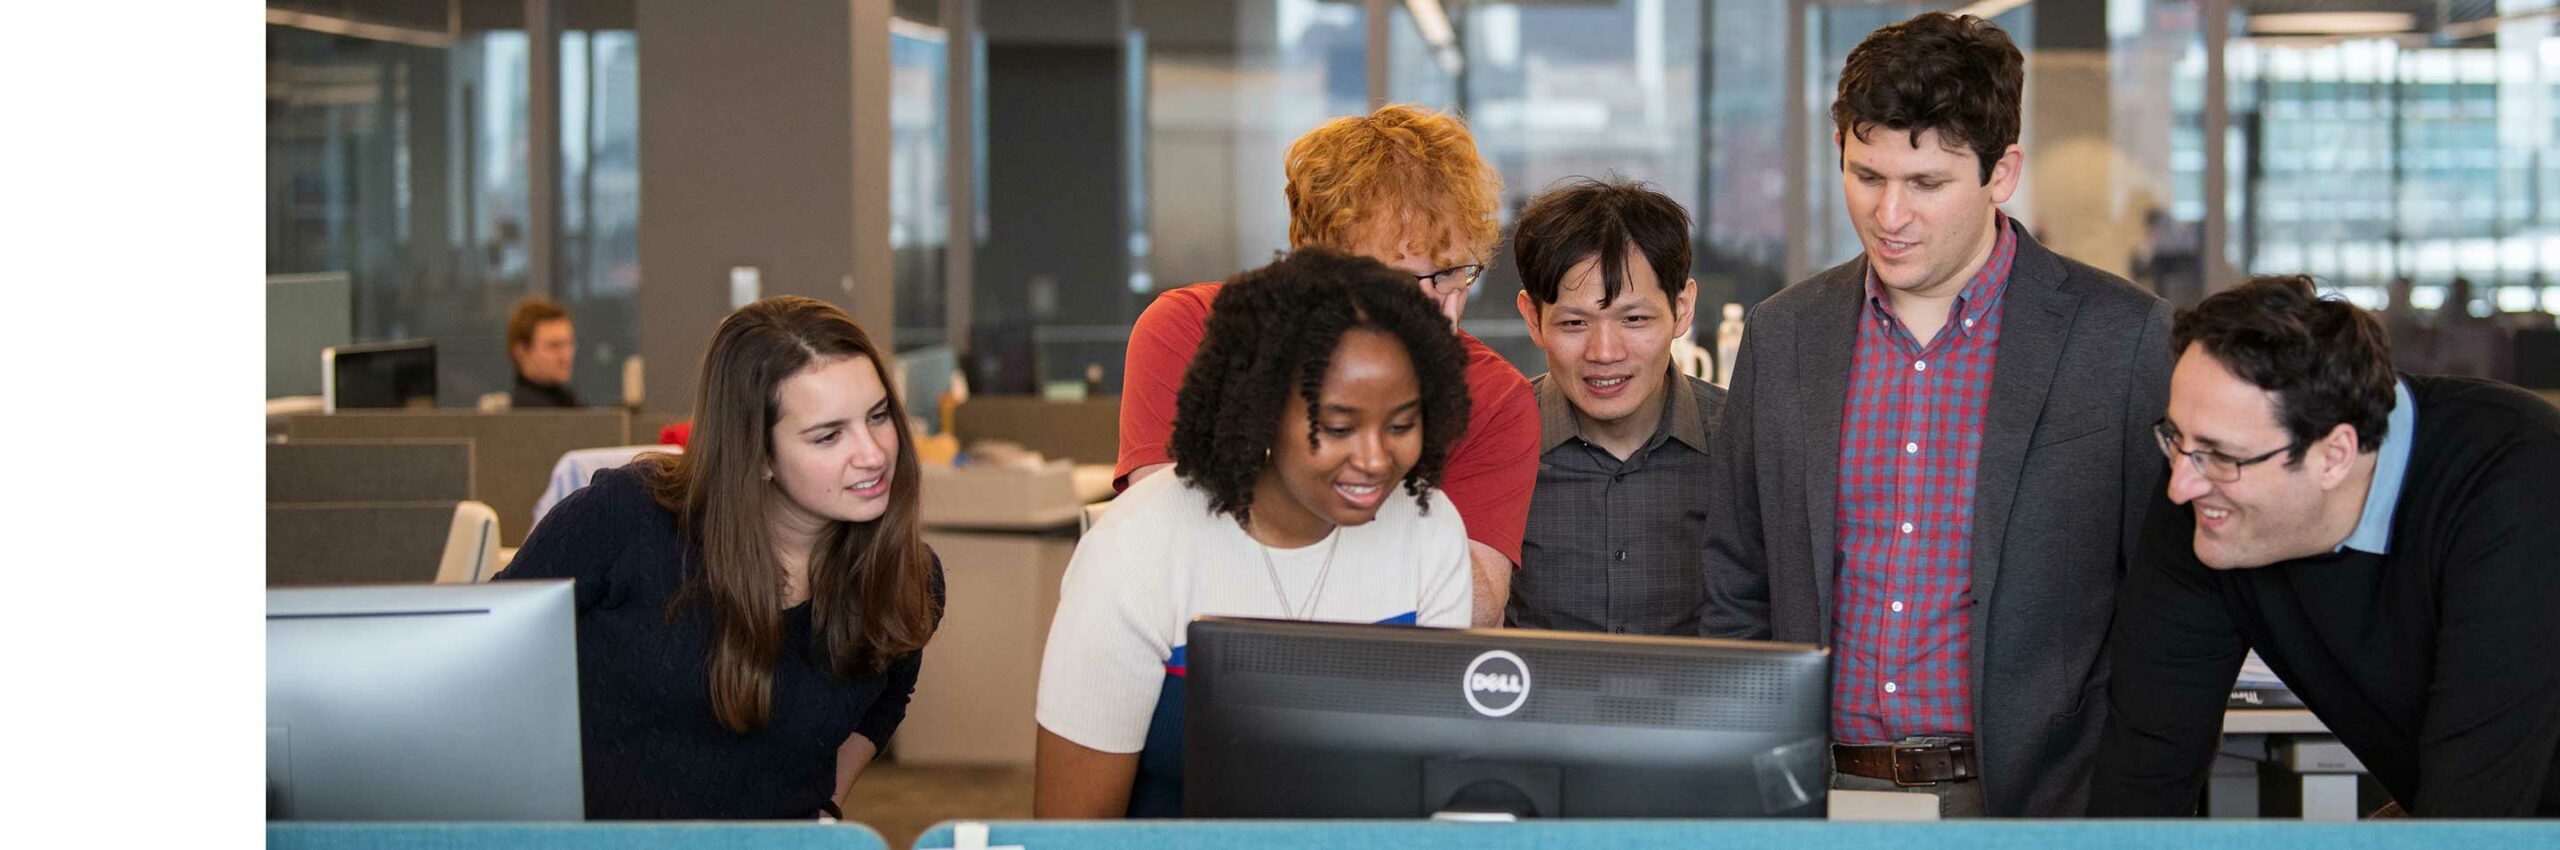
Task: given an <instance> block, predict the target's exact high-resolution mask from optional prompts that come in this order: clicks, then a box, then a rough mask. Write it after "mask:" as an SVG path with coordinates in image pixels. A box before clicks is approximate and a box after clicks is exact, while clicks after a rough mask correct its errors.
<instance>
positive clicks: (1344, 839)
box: [915, 820, 2560, 850]
mask: <svg viewBox="0 0 2560 850" xmlns="http://www.w3.org/2000/svg"><path fill="white" fill-rule="evenodd" d="M2555 846H2560V822H2552V821H2535V822H2453V821H2399V822H2388V823H2385V822H2364V823H2351V824H2306V823H2299V822H2287V821H2207V820H2157V821H2019V820H2008V821H2000V820H1970V821H1943V822H1936V823H1843V822H1830V821H1703V820H1657V821H1574V820H1564V821H1553V820H1550V821H1537V820H1532V821H1523V822H1520V823H1501V824H1490V823H1445V822H1433V821H1425V820H1405V821H1200V820H1193V821H1180V820H1159V821H1145V820H1139V821H1116V822H1115V821H1084V822H1078V821H994V822H989V823H968V822H946V823H941V824H936V825H934V827H933V828H932V829H928V830H925V833H924V834H923V835H922V836H919V837H917V839H916V844H915V847H916V850H943V848H954V850H992V848H999V847H1001V848H1008V849H1009V850H1226V848H1262V847H1323V848H1326V850H1388V848H1394V850H1566V848H1593V850H1697V848H1713V850H1877V848H1887V847H1889V848H1893V850H1936V848H1947V850H2051V848H2065V847H2067V848H2073V850H2134V848H2144V849H2145V850H2148V849H2149V848H2212V850H2304V848H2311V847H2317V848H2320V849H2321V850H2374V849H2375V848H2403V847H2406V848H2418V847H2460V848H2462V849H2463V850H2525V848H2534V850H2544V848H2550V847H2555Z"/></svg>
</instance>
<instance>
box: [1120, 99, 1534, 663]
mask: <svg viewBox="0 0 2560 850" xmlns="http://www.w3.org/2000/svg"><path fill="white" fill-rule="evenodd" d="M1283 167H1284V168H1285V169H1286V171H1287V173H1288V178H1289V184H1288V198H1289V245H1290V247H1292V248H1300V247H1306V246H1321V247H1326V248H1332V249H1336V250H1340V251H1346V252H1349V253H1352V254H1357V255H1360V256H1365V257H1369V258H1371V259H1374V260H1377V261H1379V262H1381V263H1385V264H1386V265H1387V266H1388V267H1389V268H1392V269H1395V270H1397V271H1400V272H1403V273H1405V274H1408V275H1412V276H1413V280H1414V284H1415V285H1416V286H1418V287H1421V289H1422V291H1423V294H1425V295H1428V296H1430V298H1431V300H1432V301H1433V302H1434V303H1437V304H1438V305H1439V306H1440V312H1441V313H1442V314H1443V315H1445V316H1447V317H1448V318H1449V322H1450V325H1449V329H1450V332H1451V333H1454V334H1457V336H1458V340H1459V342H1460V343H1461V344H1462V345H1463V346H1464V347H1465V349H1466V353H1467V370H1466V374H1467V390H1468V396H1469V399H1470V401H1471V403H1472V405H1471V413H1470V415H1469V417H1468V423H1467V433H1466V437H1465V439H1463V440H1461V441H1460V442H1459V443H1458V444H1457V445H1456V446H1455V447H1454V448H1453V449H1452V450H1451V452H1450V455H1449V461H1448V464H1449V465H1448V469H1447V471H1446V477H1445V480H1444V481H1443V482H1442V484H1441V487H1442V489H1443V490H1444V491H1446V492H1447V493H1448V495H1449V501H1450V502H1452V503H1453V504H1455V505H1456V506H1457V508H1458V517H1459V519H1461V520H1463V521H1464V522H1465V524H1466V531H1467V541H1468V546H1467V548H1468V552H1469V555H1470V560H1471V562H1472V563H1473V565H1474V567H1475V571H1476V578H1475V606H1474V607H1475V610H1474V612H1473V615H1472V617H1471V622H1472V623H1473V624H1474V625H1476V626H1480V627H1481V626H1498V625H1501V624H1502V609H1503V605H1504V603H1505V602H1506V601H1508V599H1509V598H1510V587H1511V573H1512V570H1513V569H1514V568H1515V565H1517V564H1519V563H1520V538H1521V534H1522V532H1523V530H1525V528H1526V527H1527V525H1528V522H1529V494H1530V491H1531V490H1533V489H1534V488H1535V487H1536V485H1537V477H1538V401H1537V397H1536V396H1535V395H1533V394H1531V393H1530V391H1529V381H1528V379H1527V378H1525V377H1522V376H1521V374H1520V370H1518V369H1516V368H1513V367H1512V365H1511V363H1510V362H1509V361H1507V360H1504V359H1503V358H1502V355H1500V354H1496V353H1494V351H1493V349H1492V348H1490V347H1488V346H1486V345H1485V344H1484V343H1483V342H1482V341H1480V340H1477V339H1476V338H1475V337H1474V336H1472V335H1470V334H1468V333H1467V332H1466V331H1464V330H1460V329H1458V326H1457V321H1458V314H1459V311H1460V310H1462V309H1463V308H1465V306H1466V301H1467V289H1468V287H1470V286H1473V285H1474V284H1475V281H1476V278H1477V277H1478V276H1479V275H1482V274H1483V273H1484V269H1485V265H1486V264H1487V263H1489V262H1490V261H1491V260H1490V257H1491V255H1492V253H1493V247H1494V245H1495V243H1496V242H1498V241H1500V239H1501V237H1502V234H1501V226H1500V224H1499V222H1498V220H1497V218H1496V213H1497V211H1498V209H1499V207H1500V204H1501V194H1502V178H1501V176H1500V175H1498V174H1495V173H1494V170H1493V166H1492V165H1491V164H1489V163H1487V162H1485V161H1484V158H1483V157H1482V156H1479V155H1478V154H1477V153H1476V143H1475V136H1474V135H1473V134H1470V133H1469V132H1467V126H1466V124H1464V123H1463V122H1460V121H1459V120H1458V119H1457V118H1455V117H1452V116H1449V115H1445V114H1442V113H1438V112H1434V111H1431V110H1427V109H1421V108H1417V107H1413V106H1406V105H1401V104H1391V105H1388V106H1384V107H1381V108H1379V109H1378V110H1377V111H1376V112H1372V113H1369V114H1368V115H1362V116H1356V117H1346V118H1336V119H1334V120H1332V121H1328V122H1326V123H1325V124H1324V125H1322V126H1319V127H1317V128H1315V129H1314V130H1312V131H1309V132H1308V133H1307V134H1306V135H1304V136H1301V137H1299V138H1298V140H1297V141H1296V142H1294V143H1292V144H1290V146H1289V153H1288V157H1287V159H1286V160H1285V162H1284V165H1283ZM1220 286H1221V284H1218V283H1201V284H1194V285H1191V286H1186V287H1183V288H1181V289H1176V290H1173V291H1171V292H1167V293H1164V294H1162V295H1159V296H1157V297H1156V300H1155V303H1153V304H1151V305H1149V306H1148V307H1147V310H1146V312H1145V313H1143V314H1140V315H1139V316H1138V321H1137V324H1136V325H1134V326H1132V327H1131V328H1130V329H1129V354H1128V362H1127V367H1126V369H1125V370H1124V371H1123V373H1122V374H1124V375H1125V376H1126V377H1125V378H1124V379H1123V385H1122V390H1121V395H1120V461H1119V464H1118V465H1117V467H1116V469H1115V470H1114V471H1113V477H1112V482H1111V484H1112V487H1113V488H1115V489H1118V490H1126V489H1128V488H1129V485H1131V484H1133V483H1136V482H1137V481H1138V480H1139V479H1142V478H1145V477H1147V476H1148V475H1152V474H1154V473H1156V472H1160V471H1163V470H1164V469H1166V468H1168V467H1169V466H1170V465H1171V463H1172V460H1173V458H1172V456H1171V455H1170V454H1169V452H1168V449H1167V447H1166V446H1167V443H1169V442H1170V441H1171V438H1172V436H1173V415H1174V400H1175V398H1176V397H1177V396H1178V395H1180V394H1181V390H1182V375H1183V371H1184V369H1185V368H1186V367H1188V366H1189V365H1190V363H1191V356H1192V353H1193V352H1195V351H1197V350H1199V348H1200V339H1201V336H1202V335H1203V332H1204V331H1203V328H1204V327H1205V325H1206V322H1207V321H1208V317H1209V305H1210V303H1211V302H1212V301H1215V300H1216V299H1217V296H1218V290H1219V287H1220Z"/></svg>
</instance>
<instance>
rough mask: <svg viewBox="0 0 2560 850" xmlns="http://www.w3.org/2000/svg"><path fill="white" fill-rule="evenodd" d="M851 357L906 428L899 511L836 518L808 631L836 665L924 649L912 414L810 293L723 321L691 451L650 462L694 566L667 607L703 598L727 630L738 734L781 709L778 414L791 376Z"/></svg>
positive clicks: (852, 328) (848, 328)
mask: <svg viewBox="0 0 2560 850" xmlns="http://www.w3.org/2000/svg"><path fill="white" fill-rule="evenodd" d="M846 357H862V358H867V359H869V360H870V361H871V369H872V371H873V372H874V373H876V374H878V375H879V377H880V386H881V387H883V388H887V389H888V390H889V393H888V401H889V418H890V421H892V422H894V423H896V426H895V427H896V428H897V431H898V460H897V465H896V471H895V472H894V473H893V474H892V477H891V478H890V484H889V509H888V511H887V512H886V513H883V514H881V515H880V518H879V519H875V520H872V521H870V522H861V523H850V522H840V523H835V524H834V525H833V526H832V527H830V528H829V529H828V530H827V531H826V533H824V534H822V535H820V536H819V538H818V542H817V544H816V548H815V550H814V551H812V552H810V553H808V555H809V566H808V586H809V605H810V610H809V614H810V626H811V629H810V632H811V637H812V640H813V642H814V643H815V644H816V645H815V646H813V647H812V648H811V649H812V650H813V651H822V652H823V653H824V655H823V657H824V658H826V659H827V664H828V666H829V668H830V671H831V672H833V673H834V674H835V675H836V676H838V677H842V678H847V679H851V678H859V677H862V676H867V675H873V674H876V673H878V672H879V671H880V670H881V669H882V668H884V667H886V666H888V664H889V663H890V662H892V661H895V660H897V659H898V658H899V657H900V656H903V655H906V654H907V653H911V652H915V651H916V650H919V649H922V648H923V647H924V644H925V641H926V640H928V639H930V638H932V637H933V630H934V626H935V624H936V623H938V622H939V621H940V620H941V614H942V612H941V611H940V610H938V605H937V603H936V602H935V601H934V598H933V588H932V575H931V573H932V570H933V563H932V554H931V553H930V552H929V551H927V550H926V549H925V546H924V539H923V536H922V535H921V534H920V533H919V532H918V531H917V528H916V526H917V508H916V502H917V499H916V488H917V486H918V485H919V484H920V483H921V481H922V474H921V472H920V471H919V470H918V469H917V464H916V449H915V439H914V435H913V434H911V433H909V432H908V429H907V411H906V406H905V405H904V404H901V403H900V402H899V400H898V394H897V391H896V389H895V385H893V384H892V383H890V381H889V367H888V360H887V358H885V357H883V356H881V353H880V349H879V348H878V347H877V346H874V345H872V343H871V338H870V336H868V335H866V334H864V333H863V332H862V328H861V327H859V326H856V325H855V324H854V323H853V318H852V317H850V316H847V315H845V313H844V311H843V310H839V309H836V307H835V306H834V305H832V304H828V303H826V302H824V301H819V300H816V299H813V298H801V297H797V296H782V297H777V298H768V299H765V300H763V301H758V302H756V303H753V304H749V305H747V306H745V307H743V308H740V309H739V310H738V311H737V312H735V313H731V314H729V317H728V318H727V319H725V320H722V321H721V322H720V330H719V332H718V333H716V334H714V335H713V336H712V338H711V350H710V351H709V352H707V353H705V354H704V355H703V358H702V379H701V384H700V388H699V390H698V394H697V395H696V396H695V397H694V404H693V418H694V425H693V436H692V438H691V439H690V440H689V441H688V444H687V445H686V447H685V452H684V454H681V455H650V456H648V457H646V458H644V462H645V463H647V464H649V467H648V468H649V469H650V470H651V471H652V472H653V473H655V474H654V475H652V476H651V478H652V479H653V481H654V487H655V491H656V494H657V499H658V503H659V504H661V505H664V506H666V508H667V509H668V510H670V511H673V512H675V514H676V517H677V525H678V527H679V529H680V531H681V532H682V534H683V536H684V539H685V542H686V543H687V544H688V546H687V549H688V551H689V552H691V553H693V556H694V557H695V558H696V560H695V562H694V563H692V564H691V565H690V567H691V568H690V569H689V570H688V571H687V574H686V577H685V585H684V590H683V591H682V592H680V593H678V594H677V595H676V598H675V599H674V600H672V601H670V602H669V604H668V616H669V618H670V619H673V618H674V617H675V616H676V615H677V611H678V610H679V609H680V607H681V606H683V605H686V604H690V603H691V602H692V601H693V600H697V599H699V600H702V601H705V602H707V603H708V604H709V605H710V607H711V614H712V620H713V624H714V627H715V630H716V631H717V635H716V637H715V639H714V641H713V643H712V646H711V652H710V658H709V667H710V679H711V705H712V710H713V711H714V712H716V713H717V714H718V715H719V717H720V722H721V723H722V724H723V725H726V726H728V727H729V728H730V729H732V730H734V731H738V732H748V731H753V730H756V729H760V728H763V727H764V725H765V723H766V721H767V720H768V719H769V717H770V715H771V712H772V707H773V670H774V667H775V665H777V664H778V663H780V660H781V657H782V640H783V632H784V628H783V604H782V603H783V574H782V565H781V564H782V562H781V560H780V556H781V554H782V553H780V552H777V551H775V549H774V540H773V530H772V529H773V527H772V525H771V523H770V517H772V516H773V515H774V513H775V512H776V511H778V510H780V509H781V508H780V502H779V501H778V500H781V499H786V498H789V497H788V496H785V495H784V494H783V493H782V492H781V491H780V489H779V488H778V486H777V485H775V484H774V483H773V482H771V481H767V480H765V478H764V471H765V470H766V469H767V468H768V465H769V464H770V463H771V462H772V460H773V427H774V424H775V423H776V422H777V421H779V420H780V418H781V412H782V407H781V395H780V390H781V386H782V382H783V381H784V380H786V379H788V378H790V377H791V376H793V375H796V374H799V373H800V371H801V370H803V369H807V368H810V367H811V366H813V365H820V364H825V363H831V362H834V361H836V360H840V359H842V358H846Z"/></svg>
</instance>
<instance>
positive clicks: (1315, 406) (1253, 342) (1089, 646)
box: [1032, 248, 1473, 818]
mask: <svg viewBox="0 0 2560 850" xmlns="http://www.w3.org/2000/svg"><path fill="white" fill-rule="evenodd" d="M1466 368H1467V354H1466V349H1465V348H1464V347H1462V346H1461V345H1460V344H1459V341H1458V339H1457V337H1455V336H1453V335H1451V334H1450V333H1449V323H1448V321H1447V319H1446V318H1445V317H1443V316H1441V315H1440V313H1439V312H1438V311H1437V310H1436V309H1435V307H1434V305H1433V303H1432V302H1431V300H1430V299H1428V298H1426V297H1424V296H1423V295H1422V294H1421V293H1418V292H1416V291H1414V288H1413V286H1412V284H1411V283H1410V278H1408V277H1406V276H1405V275H1404V274H1403V273H1402V272H1400V271H1396V270H1391V269H1389V268H1387V267H1386V266H1383V265H1380V264H1378V263H1377V262H1375V261H1372V260H1368V259H1365V258H1359V257H1352V256H1349V255H1345V254H1339V253H1335V252H1332V251H1327V250H1324V249H1319V248H1302V249H1299V250H1298V251H1297V252H1295V253H1293V254H1290V255H1289V256H1288V257H1287V258H1285V259H1282V260H1280V261H1278V262H1276V263H1273V264H1271V265H1269V266H1265V267H1263V268H1261V269H1256V270H1254V271H1250V272H1246V273H1244V274H1243V275H1240V276H1238V277H1237V278H1236V279H1235V280H1234V281H1233V282H1231V283H1229V284H1228V285H1227V286H1226V287H1225V288H1224V289H1223V290H1222V291H1220V292H1219V293H1218V300H1217V305H1216V310H1215V311H1214V312H1212V313H1210V314H1209V321H1208V327H1207V335H1206V337H1205V338H1203V340H1202V341H1201V345H1200V351H1199V355H1198V356H1197V357H1195V358H1192V360H1191V367H1190V372H1189V374H1187V375H1185V376H1184V377H1183V384H1182V394H1181V399H1180V404H1179V407H1180V411H1181V412H1180V413H1179V414H1178V415H1177V416H1176V417H1175V418H1174V422H1173V439H1172V442H1171V444H1170V447H1171V450H1172V455H1173V462H1174V466H1173V474H1171V475H1158V476H1151V477H1148V478H1145V479H1143V480H1140V481H1138V482H1137V483H1135V484H1132V485H1130V487H1129V489H1128V491H1127V492H1125V493H1122V494H1121V495H1120V497H1119V499H1117V500H1116V501H1114V502H1113V503H1112V506H1111V510H1110V511H1109V512H1108V513H1105V514H1103V516H1102V519H1101V521H1100V522H1099V523H1097V524H1096V525H1095V526H1094V527H1093V530H1091V531H1089V532H1087V533H1086V534H1085V536H1084V539H1083V540H1082V541H1080V542H1079V543H1078V544H1077V546H1076V551H1075V555H1074V556H1073V558H1072V559H1071V560H1070V561H1069V562H1068V564H1067V572H1066V578H1065V580H1064V582H1063V585H1062V587H1061V588H1060V590H1059V596H1058V613H1057V618H1056V619H1055V620H1053V621H1052V622H1051V625H1050V628H1049V644H1048V649H1047V655H1046V657H1045V658H1044V659H1043V660H1042V662H1041V666H1040V693H1039V701H1038V707H1037V709H1036V715H1037V718H1038V720H1039V727H1040V731H1039V737H1038V743H1037V760H1038V761H1037V766H1036V772H1035V774H1034V778H1033V788H1034V792H1033V797H1032V813H1033V815H1034V816H1036V817H1042V818H1116V817H1122V816H1124V815H1125V816H1128V817H1173V816H1177V815H1179V814H1181V812H1182V802H1181V797H1182V761H1181V760H1182V694H1183V691H1182V684H1183V678H1182V676H1183V672H1184V667H1185V664H1184V657H1183V656H1184V651H1183V650H1184V643H1185V641H1184V635H1185V632H1186V629H1187V627H1188V624H1189V623H1190V622H1191V619H1192V618H1193V617H1197V616H1201V615H1221V616H1242V617H1270V618H1282V619H1291V620H1326V621H1335V622H1360V623H1403V624H1419V625H1424V626H1450V627H1461V626H1465V625H1467V620H1468V613H1469V611H1470V610H1471V609H1472V603H1473V596H1472V593H1473V584H1472V582H1471V581H1470V578H1469V576H1470V574H1471V573H1472V569H1471V568H1470V566H1469V564H1468V555H1467V539H1466V532H1465V527H1464V525H1463V524H1461V523H1460V521H1459V516H1458V513H1457V509H1456V508H1455V506H1454V505H1453V504H1452V503H1451V501H1450V500H1449V497H1448V496H1447V495H1445V494H1443V493H1441V492H1440V489H1439V488H1440V484H1441V480H1442V477H1443V476H1444V475H1445V474H1446V473H1447V470H1448V464H1449V459H1450V453H1451V451H1452V448H1453V447H1454V446H1456V445H1457V444H1458V443H1459V441H1460V439H1461V438H1463V437H1464V435H1465V434H1466V430H1467V428H1468V427H1469V426H1468V399H1467V382H1466Z"/></svg>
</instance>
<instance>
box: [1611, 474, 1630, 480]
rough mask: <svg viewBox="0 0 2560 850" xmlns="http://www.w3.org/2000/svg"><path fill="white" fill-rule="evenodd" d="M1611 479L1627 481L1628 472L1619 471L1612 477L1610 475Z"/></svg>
mask: <svg viewBox="0 0 2560 850" xmlns="http://www.w3.org/2000/svg"><path fill="white" fill-rule="evenodd" d="M1609 480H1611V481H1625V480H1627V474H1626V473H1624V472H1621V473H1618V474H1616V475H1613V476H1610V477H1609Z"/></svg>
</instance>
